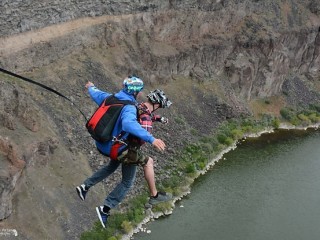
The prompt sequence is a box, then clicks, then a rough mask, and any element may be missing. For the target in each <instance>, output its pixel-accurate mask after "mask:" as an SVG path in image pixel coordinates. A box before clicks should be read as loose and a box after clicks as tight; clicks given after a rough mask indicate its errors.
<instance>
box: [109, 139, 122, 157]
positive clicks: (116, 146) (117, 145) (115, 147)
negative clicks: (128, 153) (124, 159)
mask: <svg viewBox="0 0 320 240" xmlns="http://www.w3.org/2000/svg"><path fill="white" fill-rule="evenodd" d="M121 146H122V143H119V142H116V143H114V144H113V145H112V147H111V151H110V158H111V159H112V160H116V159H117V158H118V152H119V148H120V147H121Z"/></svg>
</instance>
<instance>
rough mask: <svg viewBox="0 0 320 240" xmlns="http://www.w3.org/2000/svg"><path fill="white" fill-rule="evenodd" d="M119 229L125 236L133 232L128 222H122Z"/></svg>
mask: <svg viewBox="0 0 320 240" xmlns="http://www.w3.org/2000/svg"><path fill="white" fill-rule="evenodd" d="M121 227H122V230H123V231H124V233H126V234H128V233H130V232H131V231H132V230H133V227H132V224H131V222H129V221H123V222H122V224H121Z"/></svg>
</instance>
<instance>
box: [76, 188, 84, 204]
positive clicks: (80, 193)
mask: <svg viewBox="0 0 320 240" xmlns="http://www.w3.org/2000/svg"><path fill="white" fill-rule="evenodd" d="M77 193H78V196H79V197H80V199H81V200H82V201H84V196H83V195H82V191H81V188H80V187H77Z"/></svg>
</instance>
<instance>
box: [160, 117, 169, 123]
mask: <svg viewBox="0 0 320 240" xmlns="http://www.w3.org/2000/svg"><path fill="white" fill-rule="evenodd" d="M160 122H162V123H163V124H167V123H168V122H169V119H168V118H166V117H161V119H160Z"/></svg>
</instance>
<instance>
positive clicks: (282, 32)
mask: <svg viewBox="0 0 320 240" xmlns="http://www.w3.org/2000/svg"><path fill="white" fill-rule="evenodd" d="M319 6H320V1H318V0H317V1H302V0H291V1H271V0H266V1H259V0H252V1H248V0H216V1H207V0H201V1H199V0H198V1H195V0H194V1H193V0H188V1H177V0H176V1H175V0H171V1H155V0H153V1H101V0H100V1H98V0H95V1H81V2H78V3H74V1H60V0H57V1H2V2H1V3H0V11H1V14H0V22H1V24H0V32H1V37H0V46H1V48H0V67H2V68H5V69H8V70H11V71H14V72H17V73H20V74H22V75H24V76H27V77H30V78H32V79H34V80H36V81H38V82H41V83H43V84H45V85H47V86H50V87H52V88H54V89H56V90H58V91H59V92H61V93H63V94H64V95H65V96H67V97H68V98H70V99H71V100H72V101H73V102H74V103H75V104H76V105H71V104H70V102H68V101H66V100H64V99H62V98H60V97H58V96H56V95H55V94H53V93H50V92H48V91H46V90H44V89H41V88H39V87H38V86H34V85H31V84H30V83H24V82H23V81H21V80H18V79H15V78H12V77H8V76H6V75H5V74H0V103H1V104H0V161H1V171H0V181H1V182H0V184H1V185H0V186H1V189H0V194H1V195H0V199H1V205H0V218H1V219H5V220H3V221H2V222H0V224H2V225H4V226H6V227H8V228H18V229H17V230H18V232H19V233H20V234H21V235H22V236H24V237H25V239H47V238H48V236H53V235H54V236H56V238H55V239H78V238H79V234H80V232H81V231H84V230H86V229H88V228H90V227H91V226H92V222H93V221H94V217H95V215H94V214H95V213H94V210H92V207H91V206H95V205H97V204H100V203H102V201H103V199H104V191H100V190H101V189H99V186H101V185H99V186H97V187H96V188H95V189H99V190H92V191H90V197H89V198H88V200H86V201H89V203H85V204H83V205H81V206H79V205H80V203H79V202H78V199H77V196H76V195H75V191H74V187H75V185H77V184H80V183H81V182H82V181H83V180H84V179H85V178H86V177H87V176H89V175H90V174H91V169H93V170H95V169H97V168H98V167H99V166H101V165H103V164H105V163H106V162H107V161H108V160H107V159H106V158H104V157H103V156H102V155H100V154H99V153H98V152H97V151H96V149H95V147H94V143H93V141H92V140H91V139H90V137H89V135H88V133H87V132H86V130H85V128H84V123H85V119H84V118H83V116H82V115H81V114H79V111H78V110H77V109H76V108H77V107H78V108H80V109H81V110H82V111H83V112H84V113H85V115H86V116H87V117H89V116H90V114H91V113H92V112H93V111H94V109H95V107H96V106H95V105H94V103H92V101H91V100H90V99H89V97H88V95H87V94H86V92H85V90H84V84H85V83H86V81H88V80H90V81H93V82H94V83H95V84H96V86H97V87H99V88H101V89H104V90H107V91H109V92H115V91H117V90H118V89H119V86H121V81H122V79H123V78H124V77H125V76H126V75H127V74H131V73H135V74H137V75H138V76H140V77H141V78H143V79H144V81H145V82H146V91H148V90H151V89H154V88H162V89H164V90H165V92H166V93H167V95H168V97H169V98H170V99H171V100H172V102H173V103H174V104H173V105H172V107H171V108H170V109H168V110H164V111H161V112H160V113H161V114H163V115H165V116H166V117H168V118H169V119H170V122H169V124H168V125H164V126H157V125H155V128H154V131H155V136H156V137H158V138H161V139H163V140H164V141H165V142H166V143H167V150H168V151H167V152H166V153H165V154H162V153H158V152H155V151H154V150H153V149H151V148H149V147H146V149H145V151H146V152H147V153H148V154H150V155H151V156H152V157H153V158H154V159H155V162H156V173H157V174H156V177H157V181H161V180H163V179H166V178H167V177H169V176H170V174H171V172H170V171H171V170H170V168H173V169H174V167H175V165H176V164H177V161H178V159H175V158H174V157H175V154H176V153H177V152H178V151H179V150H181V149H182V148H183V146H184V145H185V144H187V143H192V142H194V141H197V139H198V138H199V137H201V136H203V135H205V134H209V133H211V132H214V130H215V129H216V127H217V126H218V125H219V124H220V123H221V122H223V121H225V120H226V119H232V118H238V117H240V116H243V115H250V114H253V113H254V111H255V109H252V108H251V105H250V104H249V103H252V102H254V101H257V100H259V99H277V97H279V98H281V99H284V100H283V101H281V102H279V103H278V102H275V105H277V104H279V105H281V106H291V107H296V108H303V107H305V106H308V105H309V104H320V97H319V91H320V71H319V66H320V29H319V26H320V16H319ZM139 100H142V99H139ZM272 101H274V100H272ZM281 106H280V107H281ZM280 107H279V108H280ZM274 114H277V113H276V112H274ZM169 159H170V160H169ZM88 162H89V164H90V166H89V164H88ZM163 169H167V170H163ZM120 176H121V174H120V173H119V172H116V174H115V175H114V176H112V177H111V178H110V181H106V182H104V184H103V186H104V187H105V189H106V190H107V191H110V189H111V188H112V187H114V185H115V183H116V181H117V180H118V179H119V178H120ZM144 184H145V182H144V180H143V176H142V174H141V172H139V176H138V178H137V183H136V185H135V187H134V188H133V190H132V191H131V192H130V195H135V194H137V193H139V191H140V189H142V188H143V186H144ZM61 199H64V201H61ZM33 208H38V209H40V210H39V211H32V212H31V211H28V209H33ZM47 211H49V212H50V215H49V218H48V215H47V214H45V213H47ZM10 214H11V215H10ZM27 215H28V216H29V217H30V216H31V217H32V221H33V222H34V223H33V225H34V226H38V225H39V226H40V227H39V228H38V229H35V228H32V226H31V225H30V224H28V223H26V221H25V216H27ZM79 219H80V220H79ZM46 226H51V227H52V228H50V229H48V228H46ZM30 229H33V230H32V231H31V230H30Z"/></svg>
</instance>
